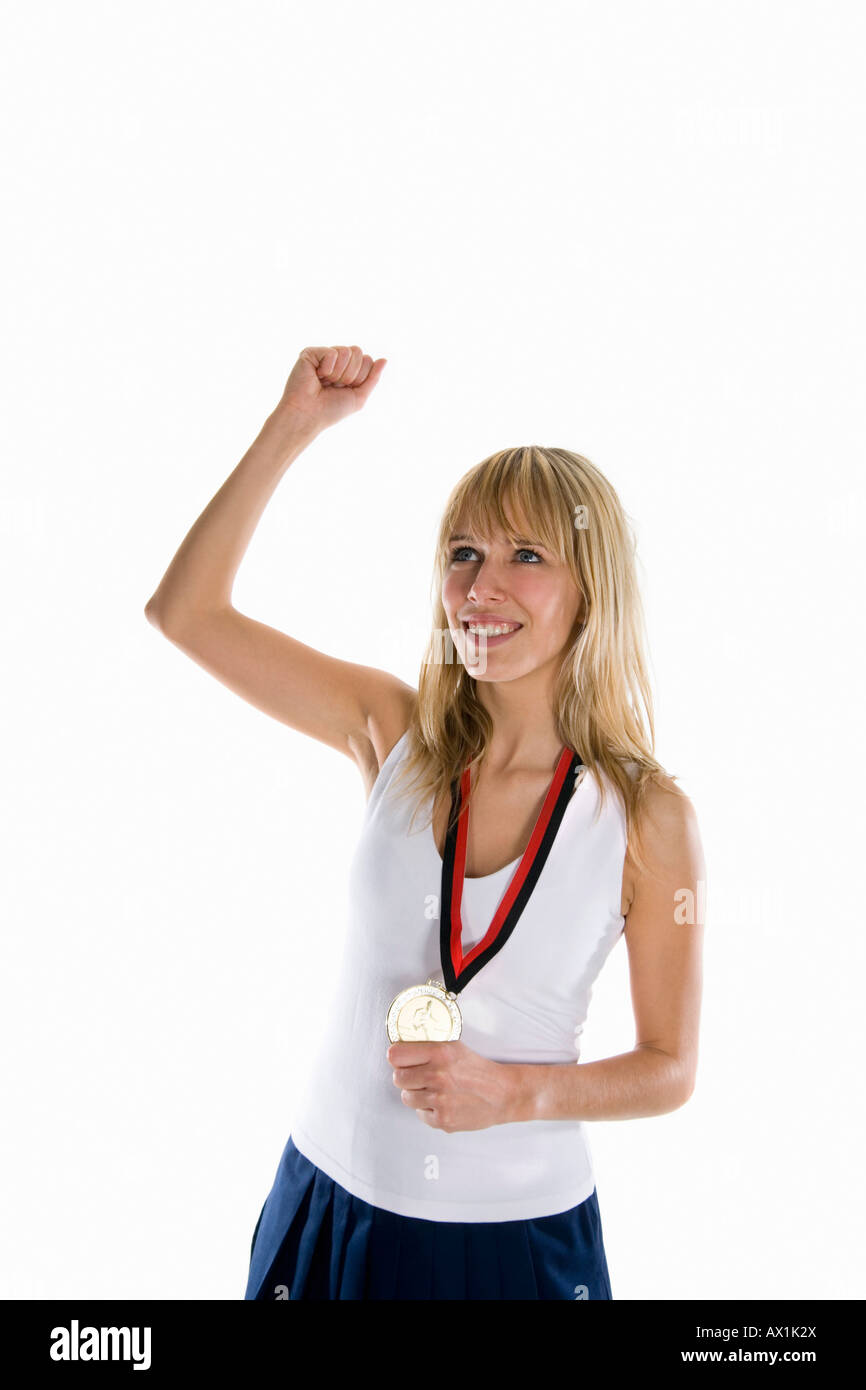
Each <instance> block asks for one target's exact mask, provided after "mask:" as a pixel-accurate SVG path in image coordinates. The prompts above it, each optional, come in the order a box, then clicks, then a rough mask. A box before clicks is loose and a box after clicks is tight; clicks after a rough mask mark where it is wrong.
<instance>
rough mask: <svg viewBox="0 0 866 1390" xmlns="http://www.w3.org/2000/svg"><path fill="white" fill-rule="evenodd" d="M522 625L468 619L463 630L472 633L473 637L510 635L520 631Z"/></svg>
mask: <svg viewBox="0 0 866 1390" xmlns="http://www.w3.org/2000/svg"><path fill="white" fill-rule="evenodd" d="M522 626H523V624H522V623H475V622H472V620H471V619H466V620H465V621H464V623H463V631H464V632H468V633H471V635H472V636H473V637H510V636H511V634H512V633H513V632H519V631H520V629H521V627H522Z"/></svg>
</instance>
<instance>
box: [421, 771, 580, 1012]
mask: <svg viewBox="0 0 866 1390" xmlns="http://www.w3.org/2000/svg"><path fill="white" fill-rule="evenodd" d="M582 765H583V760H582V759H581V758H579V757H578V755H577V753H575V752H574V751H573V750H572V749H570V748H568V747H564V748H563V750H562V752H561V754H560V756H559V761H558V763H557V765H556V771H555V772H554V774H553V781H552V782H551V784H550V787H549V788H548V792H547V796H546V797H545V799H544V805H543V806H542V808H541V811H540V813H539V816H538V819H537V821H536V822H535V828H534V829H533V831H532V835H531V836H530V838H529V844H528V845H527V846H526V849H525V850H524V852H523V858H522V859H521V861H520V863H519V864H518V866H517V869H516V870H515V872H514V875H513V877H512V879H511V882H510V883H509V885H508V888H507V890H506V892H505V895H504V896H503V899H502V902H501V903H500V904H499V906H498V908H497V909H496V913H495V915H494V917H493V921H492V922H491V923H490V926H489V927H488V928H487V931H486V933H485V935H484V936H483V937H482V939H481V940H480V941H479V942H477V943H476V945H475V946H473V947H472V949H471V950H470V951H469V952H468V953H467V955H465V956H464V954H463V922H462V918H461V913H460V907H461V902H462V899H463V881H464V877H465V872H466V845H467V840H468V836H469V811H468V810H467V812H466V814H465V815H464V816H463V817H462V818H461V819H460V820H458V821H457V823H456V825H455V824H451V823H449V828H448V831H447V834H446V837H445V853H444V855H443V859H442V892H441V899H440V918H439V954H440V958H441V962H442V971H443V976H444V980H445V988H446V989H450V990H453V991H454V993H455V994H456V993H458V991H459V990H461V989H462V988H463V986H464V985H466V984H468V982H469V981H470V980H471V979H472V978H473V976H474V975H477V973H478V971H479V970H481V969H482V968H483V967H484V966H485V965H486V964H487V962H488V961H489V960H492V958H493V957H494V956H495V955H496V953H497V952H498V951H501V950H502V947H503V946H504V945H505V943H506V941H507V940H508V938H509V936H510V935H511V933H512V932H513V931H514V928H515V927H516V926H517V922H518V919H519V917H520V914H521V913H522V912H523V909H524V908H525V907H526V904H527V903H528V902H529V899H530V897H531V896H532V890H533V889H534V887H535V885H536V883H537V882H538V878H539V875H540V874H541V870H542V869H543V867H544V864H545V861H546V860H547V856H548V854H549V853H550V850H551V847H552V845H553V841H554V840H555V838H556V832H557V830H558V829H559V825H560V822H561V820H562V817H563V816H564V815H565V808H566V806H567V805H568V803H569V801H570V799H571V796H572V793H573V792H574V788H575V785H576V777H575V776H574V774H575V773H576V771H577V769H578V767H581V766H582ZM468 795H469V768H468V767H467V769H466V771H465V772H464V773H463V776H462V777H461V778H460V782H459V796H460V805H461V806H462V805H463V802H464V800H465V799H466V798H467V797H468ZM457 796H458V783H457V782H454V783H453V784H452V789H451V807H452V814H453V812H454V811H455V810H456V808H457Z"/></svg>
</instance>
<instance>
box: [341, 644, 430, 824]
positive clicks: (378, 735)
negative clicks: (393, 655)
mask: <svg viewBox="0 0 866 1390" xmlns="http://www.w3.org/2000/svg"><path fill="white" fill-rule="evenodd" d="M380 675H381V680H380V681H379V683H378V689H377V690H376V694H375V699H374V700H372V701H371V702H370V709H369V712H368V715H367V724H366V728H365V731H364V735H363V737H362V738H359V739H357V740H353V741H352V744H351V748H352V755H353V757H354V759H355V761H356V763H357V764H358V768H359V770H360V773H361V778H362V780H363V783H364V792H365V795H366V797H367V798H368V799H369V796H370V792H371V791H372V790H373V784H374V782H375V781H376V778H377V777H378V775H379V772H380V770H381V768H382V764H383V763H384V762H385V759H386V758H387V757H388V754H389V753H390V752H391V751H392V749H393V748H394V746H395V744H396V743H398V742H399V740H400V739H401V738H402V737H403V735H404V734H405V732H406V730H407V729H408V727H409V725H410V723H411V722H412V716H413V714H414V713H415V708H416V706H417V704H418V691H417V690H416V689H415V688H414V686H411V685H407V684H406V682H405V681H402V680H400V678H399V677H398V676H394V675H391V674H390V673H389V672H385V671H383V672H381V673H380Z"/></svg>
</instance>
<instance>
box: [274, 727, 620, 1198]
mask: <svg viewBox="0 0 866 1390" xmlns="http://www.w3.org/2000/svg"><path fill="white" fill-rule="evenodd" d="M407 742H408V732H407V733H404V734H403V735H402V737H401V738H400V739H399V740H398V741H397V743H396V744H395V745H394V747H393V748H392V749H391V752H390V753H389V755H388V757H387V758H386V759H385V762H384V763H383V765H382V767H381V769H380V771H379V775H378V777H377V779H376V781H375V783H374V786H373V789H372V792H371V793H370V797H369V800H368V802H367V806H366V810H365V814H364V820H363V824H362V829H361V835H360V839H359V842H358V845H357V848H356V850H355V853H354V856H353V858H352V862H351V865H350V869H349V923H348V931H347V936H346V945H345V952H344V956H343V961H342V968H341V971H340V975H339V979H338V983H337V986H336V991H335V994H334V997H333V1002H332V1004H331V1005H330V1006H329V1007H328V1010H327V1016H328V1018H330V1019H334V1020H335V1023H334V1027H333V1030H332V1031H331V1032H330V1033H329V1034H326V1036H325V1040H324V1042H323V1044H322V1046H321V1048H320V1050H319V1053H318V1056H317V1057H316V1059H315V1063H314V1065H313V1067H312V1070H311V1073H310V1075H309V1077H308V1080H307V1084H306V1087H305V1089H304V1091H303V1092H302V1096H301V1101H300V1105H299V1107H298V1110H297V1113H296V1117H295V1122H294V1124H293V1126H292V1130H291V1134H292V1138H293V1140H294V1142H295V1145H296V1147H297V1148H298V1149H299V1150H300V1152H301V1153H302V1154H304V1155H305V1156H306V1157H307V1158H308V1159H309V1160H310V1161H311V1162H312V1163H314V1164H315V1165H316V1166H317V1167H318V1168H321V1169H322V1171H323V1172H324V1173H326V1174H327V1175H328V1177H330V1178H332V1179H333V1180H334V1182H336V1183H339V1184H340V1186H341V1187H344V1188H345V1189H346V1190H347V1191H348V1192H350V1193H352V1194H353V1195H354V1196H356V1197H360V1198H361V1199H362V1200H363V1201H365V1202H369V1203H371V1205H373V1206H377V1207H385V1208H386V1209H387V1210H389V1211H393V1212H397V1213H398V1214H400V1215H402V1216H415V1217H424V1218H425V1219H427V1220H432V1221H516V1220H526V1219H528V1218H531V1217H538V1216H551V1215H553V1214H554V1213H556V1212H560V1211H566V1210H568V1209H569V1208H570V1207H573V1206H576V1205H577V1204H578V1203H579V1202H582V1201H584V1199H585V1198H586V1197H589V1196H590V1195H591V1193H592V1191H593V1188H594V1186H595V1178H594V1175H593V1167H592V1158H591V1153H590V1148H589V1141H588V1136H587V1133H586V1125H585V1124H584V1123H583V1122H581V1121H578V1120H523V1121H514V1122H509V1123H507V1124H499V1125H492V1126H490V1127H488V1128H487V1129H478V1130H462V1131H461V1130H459V1131H455V1132H453V1133H448V1132H446V1131H445V1130H442V1129H435V1128H432V1127H431V1126H429V1125H427V1124H425V1123H424V1121H423V1120H421V1119H419V1117H418V1116H417V1115H416V1113H415V1111H414V1110H413V1109H411V1108H410V1107H409V1106H407V1105H404V1104H403V1101H402V1099H401V1096H400V1091H399V1089H398V1087H397V1086H395V1085H394V1082H393V1079H392V1077H393V1068H392V1066H391V1064H390V1063H389V1062H388V1061H387V1059H386V1056H385V1053H386V1051H387V1048H388V1046H389V1041H388V1035H387V1032H386V1029H385V1018H386V1015H387V1012H388V1008H389V1005H390V1004H391V1001H392V1000H393V999H394V997H395V995H397V994H398V993H399V992H400V991H401V990H403V989H405V988H407V987H408V986H410V985H416V984H423V983H424V982H425V981H426V980H427V979H428V978H430V977H432V978H433V979H437V980H441V979H442V978H443V970H442V965H441V961H440V924H439V898H440V892H441V877H442V859H441V857H440V855H439V851H438V849H437V847H436V841H435V839H434V837H433V831H432V828H431V827H430V826H429V825H425V824H424V811H423V810H422V811H420V812H419V813H418V818H417V819H416V822H415V828H414V829H413V831H412V834H411V835H410V834H409V833H408V827H409V819H410V815H411V810H412V802H411V801H410V799H408V798H407V797H405V796H402V795H399V793H398V791H397V790H396V789H394V788H392V787H391V785H390V784H391V781H392V778H393V777H394V775H395V773H396V771H397V768H398V766H399V764H400V763H401V761H402V759H403V757H404V755H405V753H406V749H407ZM389 792H390V794H389ZM598 805H599V792H598V784H597V782H596V781H595V779H594V777H593V775H592V774H591V773H589V772H588V771H584V773H583V775H582V777H581V779H580V781H579V782H578V784H577V786H576V789H575V790H574V791H573V793H572V795H571V797H570V799H569V800H568V802H567V805H566V808H565V812H564V814H563V816H562V819H561V821H560V823H559V826H558V829H557V830H556V834H555V837H554V839H553V843H552V845H551V847H550V850H549V853H548V855H547V858H546V860H545V862H544V864H543V867H542V869H541V873H540V876H539V877H538V879H537V881H536V883H535V887H534V889H533V891H532V893H531V895H530V897H529V900H528V902H527V903H526V905H525V906H524V908H523V911H522V913H521V915H520V917H519V919H518V921H517V924H516V926H515V927H514V929H513V930H512V931H511V933H510V935H509V936H508V938H507V940H506V941H505V944H504V945H503V946H502V947H501V949H499V950H498V952H497V953H496V954H495V955H494V956H493V957H492V958H491V959H488V960H487V963H486V964H485V965H484V966H483V967H482V968H481V969H480V970H478V971H477V973H476V974H474V975H473V976H472V978H470V979H469V980H468V981H467V982H466V983H465V984H464V985H463V987H462V988H461V989H460V991H459V993H458V1003H459V1007H460V1011H461V1014H462V1016H463V1031H462V1033H461V1035H460V1037H461V1042H464V1043H465V1044H466V1045H467V1047H470V1048H473V1049H474V1050H475V1051H476V1052H478V1053H480V1054H481V1055H482V1056H484V1057H489V1058H491V1059H492V1060H494V1061H497V1062H522V1063H532V1062H535V1063H562V1064H566V1065H567V1064H574V1063H575V1062H576V1061H577V1059H578V1056H579V1051H580V1034H581V1032H582V1029H583V1025H584V1021H585V1019H586V1014H587V1009H588V1006H589V1000H590V994H591V990H592V986H593V984H594V982H595V980H596V978H597V977H598V974H599V971H600V970H601V968H602V966H603V964H604V962H605V960H606V958H607V956H608V954H609V952H610V950H611V948H612V947H613V946H614V945H615V943H616V941H617V940H618V938H619V936H620V933H621V932H622V930H623V927H624V923H625V919H624V917H623V916H622V913H621V911H620V907H621V894H622V876H623V865H624V861H625V853H626V833H625V819H624V814H623V811H622V808H621V805H620V802H619V800H618V798H617V797H616V794H615V791H614V789H613V787H612V785H610V786H609V789H608V796H607V799H606V802H605V806H604V809H603V811H602V812H601V815H600V817H599V819H598V821H597V822H596V823H595V824H593V818H594V816H595V814H596V811H597V809H598ZM427 814H428V815H429V808H428V811H427ZM470 816H471V807H470ZM419 827H420V828H419ZM519 864H520V860H519V859H517V860H514V861H513V862H512V863H511V864H508V865H506V866H505V868H503V869H500V870H499V872H498V873H495V874H488V875H487V876H486V877H484V878H475V879H472V878H467V879H465V881H464V885H463V900H462V909H461V911H462V919H463V947H464V954H465V953H466V949H467V948H468V947H470V946H472V945H474V944H475V943H476V942H478V941H479V940H480V939H481V938H482V937H483V936H484V935H485V933H486V932H487V929H488V927H489V926H490V923H491V920H492V918H493V916H494V913H495V912H496V909H497V907H498V905H499V903H500V901H501V899H502V897H503V894H504V893H505V891H506V889H507V888H508V885H509V882H510V880H511V879H512V876H513V875H514V874H515V872H516V870H517V868H518V866H519Z"/></svg>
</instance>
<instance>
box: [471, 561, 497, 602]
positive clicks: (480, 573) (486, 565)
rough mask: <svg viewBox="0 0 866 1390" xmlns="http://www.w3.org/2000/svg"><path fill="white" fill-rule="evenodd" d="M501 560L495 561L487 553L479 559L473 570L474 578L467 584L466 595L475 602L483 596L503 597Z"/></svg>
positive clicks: (485, 597)
mask: <svg viewBox="0 0 866 1390" xmlns="http://www.w3.org/2000/svg"><path fill="white" fill-rule="evenodd" d="M504 564H505V562H503V563H502V564H501V565H500V564H498V563H497V561H496V560H495V558H494V557H493V556H492V555H487V556H485V558H484V559H483V560H482V561H481V564H480V565H479V566H478V569H477V570H476V571H475V578H474V579H473V581H472V583H471V585H470V586H469V589H468V593H467V596H468V597H469V598H471V599H472V600H473V602H477V601H479V600H480V599H482V598H484V599H487V598H503V597H504V595H505V587H506V586H505V583H504V578H503V569H504Z"/></svg>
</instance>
